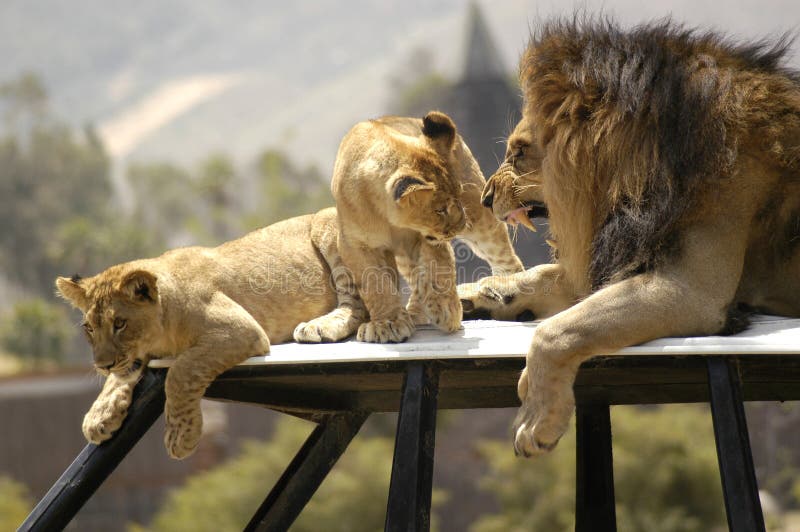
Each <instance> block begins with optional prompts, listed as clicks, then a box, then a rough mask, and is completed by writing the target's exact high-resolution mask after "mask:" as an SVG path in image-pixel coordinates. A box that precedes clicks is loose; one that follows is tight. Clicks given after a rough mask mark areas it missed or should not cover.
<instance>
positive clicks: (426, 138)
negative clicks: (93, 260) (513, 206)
mask: <svg viewBox="0 0 800 532" xmlns="http://www.w3.org/2000/svg"><path fill="white" fill-rule="evenodd" d="M342 172H353V174H351V175H350V176H349V177H347V178H345V177H343V176H342ZM335 173H336V176H337V177H335V178H334V190H335V191H336V197H337V200H341V201H340V202H339V206H338V217H337V210H336V209H333V208H329V209H324V210H322V211H320V212H318V213H316V214H312V215H306V216H299V217H297V218H292V219H289V220H285V221H282V222H278V223H276V224H273V225H270V226H269V227H266V228H264V229H260V230H257V231H254V232H252V233H250V234H248V235H246V236H244V237H242V238H240V239H238V240H234V241H231V242H228V243H225V244H222V245H221V246H219V247H216V248H201V247H189V248H181V249H176V250H172V251H168V252H167V253H164V254H163V255H161V256H160V257H156V258H152V259H143V260H137V261H133V262H127V263H124V264H119V265H116V266H112V267H111V268H109V269H107V270H105V271H104V272H102V273H100V274H98V275H95V276H94V277H90V278H86V279H84V278H80V277H79V276H75V277H72V278H66V277H59V278H58V279H57V280H56V286H57V289H58V292H59V293H60V294H61V295H62V296H63V297H64V298H65V299H67V300H69V302H70V303H72V305H73V306H75V307H76V308H78V309H80V310H81V311H83V313H84V323H83V328H84V330H85V332H86V336H87V339H88V340H89V343H90V344H91V345H92V349H93V352H94V364H95V367H96V368H97V370H98V372H100V373H101V374H103V375H106V376H107V378H106V382H105V384H104V386H103V390H102V392H101V393H100V395H99V397H98V398H97V400H96V401H95V402H94V404H93V405H92V407H91V409H90V410H89V412H88V413H87V414H86V416H85V418H84V421H83V433H84V435H85V436H86V438H87V440H89V441H90V442H92V443H101V442H103V441H105V440H107V439H108V438H110V437H111V435H112V433H113V432H114V431H116V430H117V429H118V428H119V427H120V425H121V424H122V421H123V420H124V418H125V416H126V414H127V409H128V406H129V405H130V402H131V394H132V391H133V387H134V386H135V384H136V382H137V381H138V379H139V377H140V376H141V374H142V372H143V371H144V368H145V367H146V366H147V363H148V362H149V360H150V359H153V358H161V357H175V358H176V360H175V362H174V364H173V365H172V367H171V368H170V369H169V370H168V373H167V379H166V396H167V400H166V405H165V409H164V410H165V420H166V433H165V436H164V443H165V445H166V448H167V452H168V453H169V455H170V456H172V457H173V458H185V457H186V456H189V455H190V454H191V453H192V452H193V451H194V450H195V449H196V447H197V444H198V442H199V440H200V436H201V433H202V423H203V419H202V415H201V412H200V399H201V398H202V396H203V394H204V392H205V390H206V388H207V387H208V385H209V384H210V383H211V382H212V381H213V380H214V379H215V378H216V377H217V375H219V374H220V373H222V372H223V371H225V370H226V369H228V368H230V367H232V366H234V365H236V364H238V363H239V362H241V361H243V360H245V359H246V358H248V357H250V356H254V355H261V354H264V353H266V352H267V351H269V346H270V342H272V343H281V342H287V341H290V340H292V338H294V339H296V340H297V341H303V342H321V341H337V340H341V339H343V338H346V337H347V336H350V335H351V334H353V333H354V332H356V330H359V339H363V340H366V341H372V342H386V341H401V340H403V339H405V338H407V337H408V335H410V334H411V331H413V321H412V320H417V321H423V320H430V321H432V322H433V323H435V324H437V325H438V326H439V327H441V328H443V329H445V330H452V329H454V328H455V327H457V324H458V323H459V322H460V319H461V309H460V306H459V303H458V298H457V297H455V302H456V304H455V305H454V304H453V303H452V301H451V298H453V297H454V296H455V286H454V285H455V271H454V267H453V266H454V264H453V255H452V250H451V248H450V246H449V244H447V243H446V242H447V241H448V240H449V239H451V238H452V237H454V236H456V234H458V235H459V236H461V237H463V238H464V239H465V240H467V241H468V242H469V243H470V244H471V245H472V247H473V248H474V249H475V250H476V252H477V253H479V254H480V255H481V256H483V257H485V258H487V260H488V261H489V262H490V263H491V264H492V268H493V270H494V271H495V272H498V273H499V272H515V271H521V270H522V265H521V263H520V261H519V259H518V258H517V257H516V255H515V254H514V252H513V250H512V248H511V245H510V242H509V239H508V234H507V232H506V229H505V227H504V226H503V224H502V223H501V222H499V221H497V220H495V219H494V217H492V215H491V213H489V212H488V211H486V210H485V209H483V208H482V207H481V205H480V191H481V188H482V186H483V183H484V180H483V176H482V174H481V173H480V170H479V169H478V166H477V164H476V163H475V160H474V159H473V157H472V155H471V154H470V152H469V149H468V148H467V147H466V145H465V144H464V143H463V141H462V140H461V138H460V137H459V136H458V135H457V134H456V132H455V126H453V123H452V121H450V119H449V118H448V117H447V116H446V115H443V114H441V113H430V114H429V115H428V116H426V118H425V119H424V120H418V119H412V118H384V119H380V120H377V121H371V122H365V123H362V124H359V125H357V126H355V127H354V128H353V130H352V131H351V133H350V134H349V135H348V136H346V137H345V139H344V140H343V141H342V146H341V148H340V151H339V155H338V157H337V161H336V172H335ZM351 178H352V179H351ZM462 184H463V191H462ZM337 187H338V188H337ZM354 205H355V206H354ZM367 206H371V207H367ZM364 207H367V209H368V210H367V211H364ZM369 209H373V210H372V211H371V214H370V212H369ZM343 244H344V246H343V247H344V248H345V249H346V252H340V248H341V247H342V245H343ZM359 253H360V255H359ZM375 253H377V254H379V256H380V258H381V259H382V260H384V262H383V263H381V262H380V260H378V261H377V262H375V263H373V265H374V266H381V265H389V267H388V268H387V269H384V270H381V269H380V268H376V269H373V270H370V269H369V268H368V267H367V266H365V265H367V263H368V261H367V260H363V259H359V258H358V257H363V256H364V255H369V254H375ZM395 254H396V255H397V264H398V265H399V266H400V267H401V270H402V271H403V272H404V274H406V275H407V279H408V280H409V284H410V285H411V290H412V292H411V298H410V300H409V303H408V310H406V309H403V308H402V306H399V307H398V306H397V301H396V300H397V298H398V297H399V295H398V294H397V292H396V291H394V288H396V286H387V287H386V288H387V289H388V292H387V293H386V294H380V293H378V292H376V291H373V290H372V289H373V288H374V287H375V286H376V285H375V284H369V281H368V282H367V283H366V284H365V283H364V278H365V276H368V275H372V274H376V275H384V274H386V273H387V272H388V278H389V279H390V281H391V282H395V281H396V277H397V276H396V271H395V270H394V263H395V261H394V259H393V257H394V256H395ZM390 257H391V258H390ZM431 257H432V259H433V261H438V262H435V263H434V262H426V261H427V260H428V259H429V258H431ZM343 259H346V261H345V262H343ZM359 260H361V262H359ZM353 266H355V268H353ZM356 268H358V269H356ZM393 272H394V273H393ZM445 281H446V282H445ZM447 283H449V284H447ZM390 284H391V283H390ZM365 288H366V290H365ZM359 290H361V291H362V293H363V294H364V298H363V300H362V298H361V297H360V296H359ZM382 298H385V299H386V301H388V303H383V302H382ZM364 301H366V303H367V305H366V307H365V305H364ZM385 309H389V311H387V310H385ZM368 310H369V311H370V312H371V313H372V315H371V316H369V318H370V319H371V320H372V321H369V322H367V319H368V314H367V311H368ZM409 316H413V318H412V319H409V318H408V317H409ZM365 325H366V326H367V327H365ZM359 327H361V329H359Z"/></svg>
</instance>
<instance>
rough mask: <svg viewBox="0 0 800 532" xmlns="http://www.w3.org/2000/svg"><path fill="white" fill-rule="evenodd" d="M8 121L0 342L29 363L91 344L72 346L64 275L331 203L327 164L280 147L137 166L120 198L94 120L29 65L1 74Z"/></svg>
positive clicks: (0, 115)
mask: <svg viewBox="0 0 800 532" xmlns="http://www.w3.org/2000/svg"><path fill="white" fill-rule="evenodd" d="M0 119H2V127H0V131H3V132H4V133H2V135H0V226H2V227H3V231H2V232H0V278H4V279H5V282H6V283H7V284H9V285H11V286H14V287H16V290H15V292H16V293H19V294H22V297H21V298H19V299H18V300H17V301H16V302H13V304H11V305H9V304H8V303H9V302H4V303H5V308H2V309H0V349H2V351H4V352H6V353H7V354H11V355H15V356H18V357H20V358H21V359H22V360H23V366H24V367H33V366H36V367H41V365H42V363H43V362H46V361H50V362H56V363H61V362H71V361H72V362H74V361H75V359H76V356H75V351H79V352H81V353H85V346H82V347H81V348H80V349H77V348H76V347H75V346H76V345H82V344H76V341H75V338H76V334H77V333H76V331H77V328H76V327H75V326H74V322H75V321H76V320H75V319H74V317H73V318H72V319H71V318H70V314H69V313H68V312H66V309H67V306H66V304H65V303H63V302H58V301H55V298H54V295H53V282H54V280H55V278H56V276H58V275H72V274H75V273H79V274H81V275H84V276H88V275H93V274H95V273H98V272H100V271H102V270H103V269H105V268H107V267H108V266H111V265H112V264H116V263H119V262H123V261H127V260H132V259H135V258H141V257H146V256H153V255H157V254H159V253H161V252H163V251H165V250H166V249H167V248H169V247H173V246H176V245H188V244H202V245H216V244H218V243H221V242H222V241H224V240H228V239H231V238H234V237H237V236H240V235H242V234H244V233H245V232H247V231H248V230H251V229H254V228H256V227H259V226H262V225H267V224H269V223H272V222H274V221H277V220H280V219H283V218H287V217H290V216H292V215H295V214H302V213H306V212H314V211H315V210H317V209H319V208H321V207H323V206H328V205H331V204H332V203H333V200H332V198H331V197H330V193H329V191H328V184H327V180H326V179H325V178H323V176H322V173H321V172H319V171H318V170H317V169H316V168H314V167H297V166H296V165H295V164H293V163H292V162H291V161H290V160H289V159H288V157H287V156H286V155H285V154H283V153H282V152H280V151H277V150H272V149H266V150H264V151H263V152H262V153H261V155H259V157H258V158H257V160H255V161H253V162H252V163H251V165H250V166H248V167H246V168H237V167H236V165H235V164H234V163H233V161H232V160H231V159H230V158H229V157H228V156H227V155H225V154H223V153H217V154H211V155H209V156H208V157H206V158H205V159H204V160H202V161H200V162H199V164H198V165H197V166H196V167H194V168H190V169H187V168H182V167H178V166H175V165H174V164H171V163H169V162H155V163H148V164H137V165H133V166H131V167H130V168H128V169H127V184H128V185H129V187H128V188H129V190H130V197H128V198H125V201H120V199H119V198H117V197H115V195H114V187H113V185H112V181H111V165H110V161H109V160H108V157H107V156H106V154H105V150H104V148H103V144H102V142H101V141H100V139H99V138H98V137H97V135H96V134H95V132H94V130H93V129H92V128H91V127H86V128H85V129H84V130H82V131H73V130H72V129H71V128H70V127H68V126H67V125H66V124H65V123H63V122H60V121H59V119H58V115H57V114H56V113H55V112H53V111H52V110H51V109H50V107H49V102H48V97H47V91H46V90H45V88H44V86H43V84H42V83H41V81H40V80H39V79H38V78H37V77H36V76H34V75H32V74H25V75H22V76H20V77H19V78H17V79H14V80H11V81H8V82H6V83H2V84H0ZM123 204H127V208H125V205H123Z"/></svg>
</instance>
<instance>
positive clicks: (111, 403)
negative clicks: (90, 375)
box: [83, 364, 144, 444]
mask: <svg viewBox="0 0 800 532" xmlns="http://www.w3.org/2000/svg"><path fill="white" fill-rule="evenodd" d="M143 371H144V364H143V365H142V366H140V367H139V368H138V369H136V370H134V371H131V372H129V373H128V374H127V375H125V376H119V375H116V374H114V373H112V374H110V375H109V376H108V377H106V381H105V383H103V390H102V391H101V392H100V395H98V396H97V399H95V401H94V403H93V404H92V407H91V408H90V409H89V411H88V412H87V413H86V415H85V416H84V417H83V435H84V436H86V440H87V441H89V442H90V443H96V444H99V443H101V442H104V441H105V440H107V439H109V438H110V437H111V435H112V434H113V433H114V432H115V431H116V430H117V429H118V428H119V427H120V426H121V425H122V422H123V421H124V420H125V416H127V415H128V407H129V406H130V405H131V397H132V395H133V388H134V387H135V386H136V383H137V382H138V381H139V377H141V376H142V372H143Z"/></svg>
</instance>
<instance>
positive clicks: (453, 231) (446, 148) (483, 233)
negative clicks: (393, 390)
mask: <svg viewBox="0 0 800 532" xmlns="http://www.w3.org/2000/svg"><path fill="white" fill-rule="evenodd" d="M483 183H484V180H483V176H482V174H481V173H480V170H479V169H478V167H477V164H476V163H475V160H474V158H473V157H472V154H471V153H470V152H469V148H467V146H466V144H465V143H464V142H463V141H462V140H461V138H460V136H458V135H457V134H456V127H455V125H454V124H453V121H452V120H451V119H450V118H449V117H448V116H447V115H445V114H444V113H440V112H436V111H434V112H430V113H428V114H427V115H426V116H425V118H423V119H422V120H415V119H411V118H399V117H385V118H382V119H378V120H370V121H367V122H361V123H360V124H357V125H356V126H355V127H353V128H352V129H351V130H350V132H349V133H348V134H347V135H346V136H345V138H344V140H343V141H342V144H341V146H340V148H339V153H338V155H337V160H336V166H335V168H334V173H333V181H332V183H331V189H332V191H333V196H334V198H335V199H336V205H337V210H338V221H339V253H340V254H341V258H342V262H343V263H344V264H345V266H347V268H348V269H349V270H350V272H351V273H352V275H353V280H354V282H355V284H356V286H357V287H358V292H359V294H360V295H361V297H362V299H363V301H364V304H365V305H366V308H367V310H368V312H369V315H370V321H369V322H367V323H364V324H362V325H361V326H360V327H359V329H358V336H357V338H358V339H359V340H362V341H366V342H382V343H383V342H402V341H404V340H406V339H407V338H408V337H409V336H410V335H411V334H412V333H413V331H414V327H415V323H427V322H428V321H430V322H431V323H433V324H434V325H435V326H436V327H438V328H439V329H441V330H443V331H447V332H452V331H454V330H456V329H458V328H459V327H460V325H461V313H462V309H461V301H460V300H459V297H458V294H457V293H456V271H455V259H454V256H453V249H452V247H451V246H450V244H449V241H450V240H451V239H452V238H453V237H455V236H457V235H460V236H463V237H464V238H465V239H466V240H468V241H472V242H473V243H475V244H477V245H476V248H477V251H478V253H479V254H482V255H484V256H489V257H495V258H497V259H498V260H493V261H492V266H493V267H494V268H495V271H497V272H498V273H511V272H518V271H521V269H522V265H521V263H520V261H519V259H517V258H516V256H515V255H513V253H509V252H508V251H507V246H510V244H509V243H508V235H507V233H506V230H505V228H503V227H501V226H498V225H496V224H494V223H491V222H490V221H489V220H486V218H485V216H486V213H485V209H482V208H481V205H480V200H479V196H480V189H479V187H481V186H482V184H483ZM468 220H470V221H471V223H468ZM398 268H399V270H400V272H401V273H402V274H403V277H404V278H405V279H406V281H408V284H409V285H410V287H411V298H410V300H409V302H408V305H407V307H406V308H404V307H403V304H402V298H401V296H400V294H399V291H398V289H397V283H398Z"/></svg>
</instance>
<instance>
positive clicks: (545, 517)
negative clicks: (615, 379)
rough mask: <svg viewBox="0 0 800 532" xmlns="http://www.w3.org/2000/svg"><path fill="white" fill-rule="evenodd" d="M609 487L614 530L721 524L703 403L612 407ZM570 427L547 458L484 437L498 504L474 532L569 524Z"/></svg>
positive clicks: (687, 529) (662, 531)
mask: <svg viewBox="0 0 800 532" xmlns="http://www.w3.org/2000/svg"><path fill="white" fill-rule="evenodd" d="M612 427H613V433H614V490H615V495H616V500H617V522H618V524H619V529H620V530H647V531H648V532H672V531H675V532H677V531H681V532H694V531H697V532H703V531H707V530H713V529H714V528H715V527H724V525H725V512H724V504H723V500H722V492H721V487H720V480H719V472H718V467H717V458H716V449H715V444H714V438H713V431H712V427H711V415H710V413H709V412H708V409H707V408H700V407H697V406H691V405H670V406H668V407H659V408H648V409H643V408H637V407H615V408H614V409H613V410H612ZM574 445H575V430H574V428H573V429H572V430H570V431H569V432H568V433H567V434H566V435H565V436H564V438H563V441H562V442H561V443H560V444H559V448H558V449H556V450H555V451H554V452H553V453H552V454H550V455H549V456H546V457H542V458H539V459H533V460H522V459H519V458H516V457H514V455H513V453H512V452H510V451H509V444H508V443H507V442H485V443H483V444H481V445H480V452H481V455H482V456H483V458H484V459H485V460H486V461H487V463H488V465H489V473H488V474H487V475H486V477H485V478H483V479H482V485H483V487H484V488H485V489H487V490H488V491H490V492H492V493H494V494H495V496H496V497H497V499H498V502H499V503H500V507H501V511H500V512H499V513H498V514H494V515H490V516H486V517H483V518H482V519H480V520H479V521H478V522H477V523H476V524H475V526H474V527H473V529H472V530H473V531H474V532H493V531H497V532H500V531H503V532H506V531H517V530H519V531H522V530H552V531H559V530H572V528H573V527H574V517H573V515H574V506H575V498H574V491H575V480H574V479H575V457H574V452H573V451H572V450H573V449H574Z"/></svg>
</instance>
